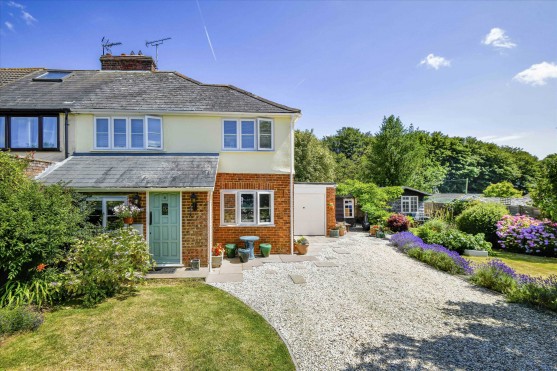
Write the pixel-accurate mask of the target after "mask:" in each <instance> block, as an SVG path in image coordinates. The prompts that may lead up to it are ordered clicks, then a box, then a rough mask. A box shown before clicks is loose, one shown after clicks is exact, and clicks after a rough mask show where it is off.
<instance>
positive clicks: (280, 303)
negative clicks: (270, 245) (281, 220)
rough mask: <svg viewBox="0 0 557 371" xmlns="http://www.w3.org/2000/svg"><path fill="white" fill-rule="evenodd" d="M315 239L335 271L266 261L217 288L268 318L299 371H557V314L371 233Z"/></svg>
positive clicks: (320, 253) (313, 246)
mask: <svg viewBox="0 0 557 371" xmlns="http://www.w3.org/2000/svg"><path fill="white" fill-rule="evenodd" d="M310 241H311V243H310V251H311V250H313V251H314V253H316V255H317V256H318V257H319V259H320V260H326V261H331V262H335V263H337V264H338V266H337V267H317V266H315V264H314V263H313V262H303V263H288V264H286V263H273V264H270V263H269V264H265V265H264V266H262V267H257V268H254V269H253V270H252V271H246V272H244V281H243V282H242V283H225V284H223V283H219V284H214V286H216V287H219V288H221V289H223V290H225V291H228V292H230V293H231V294H233V295H235V296H237V297H238V298H240V299H241V300H242V301H244V302H245V303H246V304H248V305H249V306H251V307H252V308H254V309H255V310H256V311H257V312H259V313H260V314H262V315H263V316H264V317H265V318H267V320H268V321H269V322H270V323H271V325H273V326H274V327H275V328H276V329H277V330H278V331H279V333H280V334H281V335H282V336H283V338H284V339H285V340H286V341H287V342H288V344H289V346H290V349H291V351H292V354H293V357H294V358H295V361H296V363H297V364H298V367H299V369H300V370H360V369H438V370H448V369H451V370H452V369H466V370H475V369H481V370H491V369H493V370H495V369H497V370H501V369H505V370H509V369H512V370H557V315H555V314H553V313H548V312H541V311H537V310H534V309H531V308H528V307H526V306H522V305H518V304H509V303H506V302H505V301H504V299H503V297H502V296H501V295H498V294H495V293H492V292H490V291H487V290H484V289H481V288H477V287H475V286H473V285H470V284H468V283H467V282H466V281H464V280H463V279H461V278H458V277H453V276H451V275H449V274H446V273H442V272H439V271H436V270H434V269H432V268H430V267H428V266H426V265H423V264H422V263H420V262H417V261H415V260H413V259H411V258H409V257H407V256H405V255H402V254H401V253H399V252H397V251H395V250H394V248H393V247H391V246H389V245H388V244H387V243H386V242H385V241H383V240H378V239H375V238H370V237H367V236H366V235H365V234H364V233H357V232H352V233H349V234H348V235H347V236H345V237H343V238H341V239H338V240H336V239H326V238H312V239H310ZM339 248H341V249H348V250H349V251H350V254H339V253H336V252H335V251H334V250H335V249H339ZM337 251H338V250H337ZM291 274H297V275H301V276H303V277H304V278H305V279H306V281H307V283H304V284H294V283H293V282H292V279H291V278H290V275H291Z"/></svg>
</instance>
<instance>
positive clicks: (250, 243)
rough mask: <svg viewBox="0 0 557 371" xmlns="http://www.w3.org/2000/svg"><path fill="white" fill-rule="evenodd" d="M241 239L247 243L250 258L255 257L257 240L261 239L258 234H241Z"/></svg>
mask: <svg viewBox="0 0 557 371" xmlns="http://www.w3.org/2000/svg"><path fill="white" fill-rule="evenodd" d="M240 240H241V241H243V242H244V243H245V244H246V249H249V259H250V260H253V259H255V254H254V252H253V248H254V243H255V241H257V240H259V237H257V236H241V237H240Z"/></svg>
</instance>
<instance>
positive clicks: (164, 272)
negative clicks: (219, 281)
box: [146, 267, 209, 279]
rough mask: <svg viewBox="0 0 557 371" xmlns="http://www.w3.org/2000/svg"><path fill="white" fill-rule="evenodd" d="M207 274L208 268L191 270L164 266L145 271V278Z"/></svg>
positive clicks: (204, 276)
mask: <svg viewBox="0 0 557 371" xmlns="http://www.w3.org/2000/svg"><path fill="white" fill-rule="evenodd" d="M208 275H209V268H199V270H192V269H191V268H183V267H182V268H169V267H164V268H163V269H161V270H160V271H150V272H148V273H147V276H146V278H147V279H157V278H206V277H207V276H208Z"/></svg>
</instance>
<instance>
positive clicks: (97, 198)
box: [86, 196, 130, 228]
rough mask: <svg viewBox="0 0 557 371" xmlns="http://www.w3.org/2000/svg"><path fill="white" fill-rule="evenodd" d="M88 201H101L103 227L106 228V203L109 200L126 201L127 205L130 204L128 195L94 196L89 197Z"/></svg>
mask: <svg viewBox="0 0 557 371" xmlns="http://www.w3.org/2000/svg"><path fill="white" fill-rule="evenodd" d="M86 201H101V205H102V206H101V211H102V214H103V217H102V227H103V228H106V224H107V222H108V212H107V211H108V210H107V208H106V203H107V202H108V201H124V204H125V205H128V204H129V202H130V201H129V199H128V196H92V197H88V198H87V199H86Z"/></svg>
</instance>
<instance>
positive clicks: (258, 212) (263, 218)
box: [221, 190, 274, 225]
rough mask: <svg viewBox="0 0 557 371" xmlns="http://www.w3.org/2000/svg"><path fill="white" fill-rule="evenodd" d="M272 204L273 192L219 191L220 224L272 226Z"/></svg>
mask: <svg viewBox="0 0 557 371" xmlns="http://www.w3.org/2000/svg"><path fill="white" fill-rule="evenodd" d="M273 204H274V192H273V191H238V190H226V191H221V224H222V225H266V224H267V225H268V224H273Z"/></svg>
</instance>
